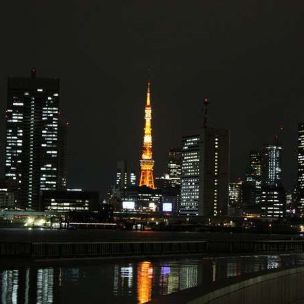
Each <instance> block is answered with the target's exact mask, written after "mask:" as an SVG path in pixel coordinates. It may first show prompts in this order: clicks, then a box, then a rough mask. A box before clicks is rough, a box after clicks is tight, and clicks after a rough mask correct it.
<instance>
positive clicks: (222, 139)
mask: <svg viewBox="0 0 304 304" xmlns="http://www.w3.org/2000/svg"><path fill="white" fill-rule="evenodd" d="M200 155H201V162H200V198H199V215H201V216H208V217H213V216H220V215H227V213H228V201H229V173H230V166H229V164H230V133H229V130H226V129H218V128H211V127H205V128H203V129H202V133H201V152H200Z"/></svg>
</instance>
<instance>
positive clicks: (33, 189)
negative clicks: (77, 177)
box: [5, 69, 64, 210]
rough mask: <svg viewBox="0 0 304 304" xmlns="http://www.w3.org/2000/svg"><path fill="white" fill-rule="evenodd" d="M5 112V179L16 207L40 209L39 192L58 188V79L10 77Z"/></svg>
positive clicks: (59, 186) (59, 171) (60, 141)
mask: <svg viewBox="0 0 304 304" xmlns="http://www.w3.org/2000/svg"><path fill="white" fill-rule="evenodd" d="M7 98H8V99H7V110H6V149H5V179H6V182H7V184H8V185H10V187H12V188H14V191H15V193H16V201H15V203H16V206H18V207H21V208H28V209H34V210H38V209H39V197H40V192H41V191H43V190H57V189H58V188H61V186H62V183H64V182H63V180H64V177H63V176H59V175H61V174H63V172H64V170H63V169H62V168H61V166H63V159H62V158H60V156H59V152H60V151H62V150H61V148H62V147H59V145H60V144H62V143H63V140H62V139H61V138H60V136H61V134H62V136H63V134H64V132H59V128H60V126H59V79H47V78H40V77H37V76H36V70H34V69H33V70H32V73H31V77H28V78H17V77H13V78H9V79H8V94H7Z"/></svg>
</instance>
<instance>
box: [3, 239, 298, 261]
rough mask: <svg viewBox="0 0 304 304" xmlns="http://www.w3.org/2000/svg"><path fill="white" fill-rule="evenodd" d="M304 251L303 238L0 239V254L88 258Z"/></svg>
mask: <svg viewBox="0 0 304 304" xmlns="http://www.w3.org/2000/svg"><path fill="white" fill-rule="evenodd" d="M291 252H304V241H291V240H276V241H272V240H265V241H262V240H258V241H255V240H251V241H237V240H236V241H232V240H229V241H201V240H198V241H124V242H0V257H10V258H12V257H16V258H17V257H20V258H41V259H43V258H85V257H119V256H159V255H179V254H200V253H201V254H204V253H206V254H211V253H221V254H223V253H226V254H227V253H234V254H238V253H248V254H255V253H256V254H263V253H291Z"/></svg>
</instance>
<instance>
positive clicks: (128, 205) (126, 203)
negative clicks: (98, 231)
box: [122, 201, 135, 210]
mask: <svg viewBox="0 0 304 304" xmlns="http://www.w3.org/2000/svg"><path fill="white" fill-rule="evenodd" d="M122 208H123V209H128V210H134V209H135V202H133V201H124V202H122Z"/></svg>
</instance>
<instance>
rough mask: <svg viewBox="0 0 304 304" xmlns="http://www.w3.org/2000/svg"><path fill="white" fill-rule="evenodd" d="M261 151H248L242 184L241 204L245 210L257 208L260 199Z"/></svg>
mask: <svg viewBox="0 0 304 304" xmlns="http://www.w3.org/2000/svg"><path fill="white" fill-rule="evenodd" d="M261 179H262V153H261V152H260V151H250V153H249V165H248V168H247V172H246V176H245V180H244V182H243V184H242V205H243V208H244V209H245V210H252V209H255V210H256V209H258V208H259V204H260V200H261V183H262V181H261Z"/></svg>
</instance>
